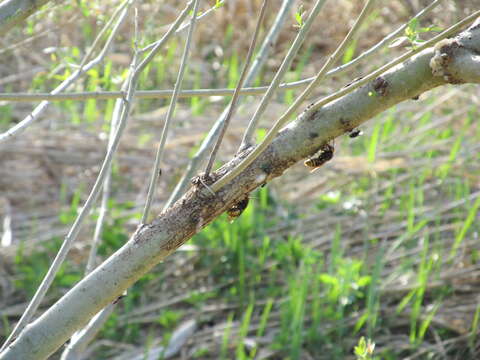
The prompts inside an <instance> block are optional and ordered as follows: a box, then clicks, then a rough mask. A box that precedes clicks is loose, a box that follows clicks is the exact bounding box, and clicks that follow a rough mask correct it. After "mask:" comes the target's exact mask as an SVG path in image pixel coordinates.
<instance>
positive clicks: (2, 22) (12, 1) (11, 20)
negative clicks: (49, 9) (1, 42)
mask: <svg viewBox="0 0 480 360" xmlns="http://www.w3.org/2000/svg"><path fill="white" fill-rule="evenodd" d="M49 1H51V0H37V1H32V0H6V1H3V2H2V3H1V4H0V36H3V35H5V34H6V33H7V32H8V31H9V30H10V29H11V28H12V27H14V26H15V25H17V24H18V23H20V22H22V21H23V20H25V19H26V18H27V17H29V16H30V15H32V14H33V13H34V12H35V11H37V10H38V9H40V7H42V6H43V5H45V4H46V3H47V2H49Z"/></svg>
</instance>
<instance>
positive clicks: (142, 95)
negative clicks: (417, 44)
mask: <svg viewBox="0 0 480 360" xmlns="http://www.w3.org/2000/svg"><path fill="white" fill-rule="evenodd" d="M440 1H442V0H435V1H434V2H432V3H431V4H430V5H429V6H427V7H426V8H424V9H423V10H422V11H420V12H419V13H418V14H417V15H416V16H414V17H413V18H411V19H410V20H413V19H420V18H422V17H424V16H425V15H426V14H427V13H429V12H430V11H432V10H433V9H434V8H435V7H436V6H437V5H439V4H440ZM292 3H293V0H286V1H285V2H284V5H283V7H282V9H281V10H280V12H279V16H278V18H277V20H276V21H275V23H274V27H272V29H271V32H270V33H269V35H267V37H266V38H265V41H264V42H263V44H262V46H261V48H260V51H259V52H258V55H257V57H256V58H255V60H254V62H253V65H252V68H251V71H249V74H248V76H247V78H246V80H245V84H250V83H251V82H252V81H253V79H254V78H255V75H256V73H257V72H258V70H259V68H260V66H257V63H258V64H263V62H264V61H265V58H266V51H267V50H269V48H270V47H271V44H272V43H273V42H274V41H275V37H276V36H277V35H278V33H279V29H280V27H281V24H282V22H281V21H280V20H284V18H283V17H284V15H285V14H287V13H288V11H287V10H288V9H289V6H291V4H292ZM283 9H285V11H282V10H283ZM202 16H203V15H201V16H199V17H197V18H198V19H200V18H201V17H202ZM277 23H278V25H279V26H278V27H275V25H277ZM407 26H408V23H405V24H403V25H402V26H400V27H399V28H398V29H396V30H395V31H393V32H391V33H390V34H388V35H387V36H385V37H384V38H383V39H382V40H380V41H379V42H378V43H376V44H375V45H373V46H372V47H371V48H369V49H368V50H366V51H364V52H363V53H362V54H360V55H359V56H357V57H356V58H354V59H353V60H351V61H349V62H348V63H346V64H343V65H340V66H338V67H336V68H335V69H332V70H330V71H328V73H327V76H332V75H338V74H339V73H342V72H344V71H346V70H348V69H350V68H352V67H353V66H355V65H356V64H358V63H359V62H360V61H362V60H365V59H367V58H369V57H371V56H372V55H374V54H376V53H377V52H378V51H379V50H380V49H382V48H383V47H385V46H386V45H388V44H389V43H390V41H391V39H393V38H394V37H395V36H397V35H398V34H399V33H401V32H402V31H403V30H405V28H406V27H407ZM314 79H315V77H314V76H312V77H309V78H306V79H302V80H298V81H292V82H287V83H282V84H280V85H279V90H287V89H295V88H299V87H303V86H306V85H308V84H309V83H311V82H312V81H313V80H314ZM267 90H268V86H258V87H244V88H242V89H241V95H258V94H263V93H265V92H266V91H267ZM234 91H235V90H234V89H226V88H223V89H194V90H193V89H192V90H182V91H181V92H180V93H179V95H178V96H179V97H181V98H189V97H208V96H232V95H233V93H234ZM172 94H173V90H144V91H142V90H139V91H137V92H136V93H135V98H136V99H163V98H170V97H171V96H172ZM123 95H124V94H123V93H122V92H121V91H85V92H71V93H63V94H52V93H36V94H31V93H15V94H11V93H0V101H12V102H13V101H15V102H17V101H18V102H21V101H24V102H30V101H38V100H48V101H64V100H88V99H97V100H105V99H118V98H121V97H122V96H123Z"/></svg>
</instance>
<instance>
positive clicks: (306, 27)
mask: <svg viewBox="0 0 480 360" xmlns="http://www.w3.org/2000/svg"><path fill="white" fill-rule="evenodd" d="M324 4H325V0H317V2H316V3H315V6H314V7H313V9H312V11H311V13H310V15H309V17H308V19H307V20H306V21H305V24H303V25H302V27H301V28H300V31H299V32H298V34H297V36H296V37H295V40H294V41H293V44H292V46H290V49H289V50H288V53H287V55H286V56H285V58H284V59H283V62H282V64H281V65H280V68H279V69H278V71H277V72H276V74H275V76H274V77H273V80H272V82H271V84H270V86H269V87H268V90H267V92H266V93H265V95H264V96H263V98H262V100H261V102H260V104H259V105H258V108H257V110H256V111H255V114H253V117H252V119H251V120H250V122H249V124H248V126H247V130H246V131H245V133H244V135H243V139H242V144H241V145H240V150H243V149H246V148H248V147H249V146H250V144H251V142H252V139H253V136H254V135H255V128H256V127H257V124H258V121H259V120H260V117H261V116H262V115H263V113H264V112H265V110H266V108H267V105H268V103H269V102H270V100H271V99H272V97H273V94H274V93H275V91H276V90H277V88H278V85H280V81H281V80H282V78H283V76H284V75H285V73H286V72H287V70H288V69H289V68H290V65H291V64H292V61H293V59H294V57H295V56H296V55H297V52H298V50H299V49H300V46H301V45H302V44H303V41H304V40H305V38H306V36H307V34H308V32H309V31H310V28H311V27H312V25H313V22H314V21H315V18H316V17H317V15H318V13H319V12H320V10H321V9H322V7H323V5H324Z"/></svg>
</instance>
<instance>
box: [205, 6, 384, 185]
mask: <svg viewBox="0 0 480 360" xmlns="http://www.w3.org/2000/svg"><path fill="white" fill-rule="evenodd" d="M374 4H375V0H368V1H367V3H366V4H365V6H364V7H363V9H362V12H361V13H360V15H359V17H358V18H357V21H355V24H354V25H353V27H352V28H351V29H350V31H349V32H348V34H347V36H345V38H344V39H343V41H342V42H341V44H340V45H339V46H338V48H337V49H336V50H335V52H334V53H333V54H332V55H331V56H330V57H329V58H328V60H327V62H326V63H325V64H324V65H323V66H322V68H321V69H320V71H319V72H318V74H317V76H316V77H315V80H313V81H312V82H311V83H310V84H309V85H308V87H307V88H306V89H305V90H304V91H303V93H302V94H301V95H300V96H299V97H298V98H297V99H295V101H294V103H293V104H292V105H290V107H289V108H288V109H287V111H286V112H285V113H284V114H283V115H282V116H281V117H280V118H279V119H278V120H277V121H276V123H275V124H274V125H273V126H272V128H271V129H270V130H269V131H268V133H267V135H266V136H265V138H264V140H263V141H262V142H261V143H260V144H259V145H258V146H257V147H256V148H255V149H254V150H253V151H252V152H251V153H250V154H248V156H247V157H246V158H245V159H244V160H243V161H242V162H241V163H240V164H239V165H238V167H237V168H236V169H234V170H233V171H232V172H230V173H228V174H227V175H226V176H225V177H223V178H221V179H220V180H219V181H217V182H216V183H215V184H213V185H212V190H213V191H217V190H219V189H220V188H221V187H222V186H224V185H225V184H226V183H227V182H229V181H230V180H231V179H233V178H234V177H235V176H236V175H238V174H239V173H240V172H241V171H243V169H245V168H246V167H247V166H248V165H250V164H251V163H252V161H253V160H255V159H256V157H258V155H260V154H261V152H262V151H263V150H264V149H265V148H266V147H267V146H268V145H269V144H270V143H271V142H272V140H273V139H274V138H275V136H276V135H277V133H278V131H279V130H280V128H281V127H282V126H283V125H284V124H285V123H286V122H287V121H288V120H289V119H290V117H291V116H292V115H293V114H294V112H295V111H296V110H297V109H298V107H299V106H300V105H301V104H302V103H303V102H304V101H305V100H306V99H307V97H308V96H309V95H310V94H311V92H312V90H313V89H314V88H315V87H316V86H318V84H319V83H320V81H321V80H323V78H324V77H325V74H326V72H327V71H328V69H329V68H330V67H331V66H332V65H333V64H334V63H335V62H336V61H337V60H338V59H339V58H340V56H341V55H342V53H343V51H345V49H346V47H347V46H348V44H349V42H350V40H352V38H353V37H354V36H355V34H356V33H357V32H358V30H359V29H360V27H361V25H362V23H363V21H364V20H365V19H366V17H367V15H368V14H369V13H370V10H371V9H372V8H373V5H374ZM252 126H253V128H254V126H255V124H253V123H252ZM244 139H245V141H244V142H243V146H248V145H249V141H250V140H249V139H250V138H249V137H247V136H244ZM235 173H236V174H235ZM228 178H230V179H228Z"/></svg>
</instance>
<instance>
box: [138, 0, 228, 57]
mask: <svg viewBox="0 0 480 360" xmlns="http://www.w3.org/2000/svg"><path fill="white" fill-rule="evenodd" d="M226 1H227V0H220V1H219V2H218V4H216V5H215V6H213V7H211V8H210V9H208V10H206V11H204V12H203V13H202V14H201V15H198V16H197V19H196V20H201V19H203V18H204V17H205V16H208V15H210V14H211V13H212V12H213V11H215V10H217V9H218V8H220V7H222V6H223V5H224V4H225V2H226ZM190 25H191V22H188V23H186V24H185V25H182V26H180V27H179V28H178V29H177V30H176V33H177V34H178V33H180V32H181V31H183V30H185V29H187V28H188V27H190ZM159 41H160V40H159ZM159 41H155V42H153V43H151V44H149V45H147V46H145V47H144V48H143V49H140V54H143V53H144V52H146V51H148V50H151V49H153V48H154V47H155V46H156V45H157V44H158V42H159Z"/></svg>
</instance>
